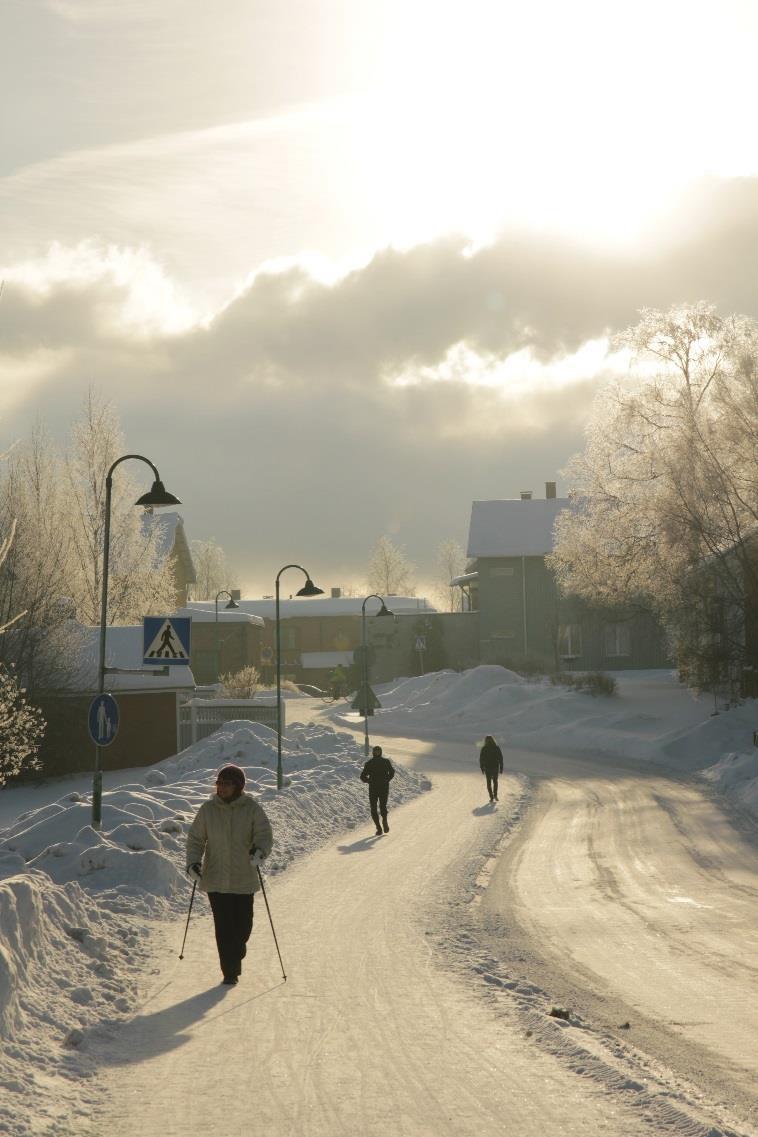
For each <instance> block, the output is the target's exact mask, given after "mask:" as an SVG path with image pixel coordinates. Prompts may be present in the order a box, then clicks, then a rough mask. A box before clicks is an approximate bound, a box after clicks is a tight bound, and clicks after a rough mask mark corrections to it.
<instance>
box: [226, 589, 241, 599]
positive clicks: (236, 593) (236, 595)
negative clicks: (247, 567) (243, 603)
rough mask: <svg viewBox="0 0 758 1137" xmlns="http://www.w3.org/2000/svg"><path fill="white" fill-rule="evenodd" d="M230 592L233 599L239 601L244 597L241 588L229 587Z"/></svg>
mask: <svg viewBox="0 0 758 1137" xmlns="http://www.w3.org/2000/svg"><path fill="white" fill-rule="evenodd" d="M229 592H230V594H231V597H232V600H237V601H240V600H241V599H242V591H241V589H239V588H230V589H229Z"/></svg>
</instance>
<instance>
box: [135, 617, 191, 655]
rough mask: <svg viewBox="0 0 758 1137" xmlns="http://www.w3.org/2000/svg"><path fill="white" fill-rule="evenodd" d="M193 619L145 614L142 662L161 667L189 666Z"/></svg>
mask: <svg viewBox="0 0 758 1137" xmlns="http://www.w3.org/2000/svg"><path fill="white" fill-rule="evenodd" d="M191 636H192V620H191V618H190V617H189V616H145V617H144V619H143V621H142V647H143V650H142V662H143V664H148V665H149V664H156V665H157V666H159V667H165V665H166V664H168V665H169V667H174V666H177V665H179V664H181V665H183V666H185V667H189V662H190V639H191Z"/></svg>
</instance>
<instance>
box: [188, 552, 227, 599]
mask: <svg viewBox="0 0 758 1137" xmlns="http://www.w3.org/2000/svg"><path fill="white" fill-rule="evenodd" d="M190 548H191V550H192V563H193V564H194V566H195V577H196V579H195V584H194V587H193V590H192V591H193V596H194V599H195V600H215V598H216V596H217V595H218V594H219V592H222V591H227V592H231V590H232V589H233V588H236V587H237V581H236V577H235V574H234V572H233V571H232V569H231V568H230V566H229V562H228V560H227V556H226V553H225V552H224V550H223V549H222V548H221V546H220V545H219V544H218V543H217V542H216V541H215V540H214V539H213V537H211V538H209V539H208V540H205V541H203V540H197V541H192V543H191V545H190Z"/></svg>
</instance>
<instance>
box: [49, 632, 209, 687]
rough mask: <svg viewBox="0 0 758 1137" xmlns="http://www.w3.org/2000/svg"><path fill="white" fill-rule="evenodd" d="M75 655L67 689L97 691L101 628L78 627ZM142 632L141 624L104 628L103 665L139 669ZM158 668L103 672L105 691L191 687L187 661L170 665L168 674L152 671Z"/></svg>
mask: <svg viewBox="0 0 758 1137" xmlns="http://www.w3.org/2000/svg"><path fill="white" fill-rule="evenodd" d="M76 642H77V645H78V657H77V660H76V661H75V664H74V667H73V668H72V669H71V680H70V683H69V689H70V690H72V691H73V690H76V691H92V692H95V691H96V690H97V681H98V674H97V668H98V662H99V653H100V629H99V628H97V627H81V626H80V632H79V636H78V638H77V641H76ZM142 648H143V635H142V625H141V624H129V625H119V626H116V627H110V628H107V629H106V634H105V665H106V667H128V668H131V669H137V668H139V669H140V670H141V669H142ZM154 670H155V671H160V670H161V668H155V669H152V668H145V671H146V672H148V674H132V675H118V674H106V676H105V689H106V690H107V691H161V690H163V691H165V690H170V691H175V690H185V689H186V688H188V687H189V688H191V689H192V690H194V687H195V677H194V675H193V674H192V669H191V668H190V667H189V666H188V665H187V664H182V665H181V666H179V667H169V671H168V675H160V674H153V671H154Z"/></svg>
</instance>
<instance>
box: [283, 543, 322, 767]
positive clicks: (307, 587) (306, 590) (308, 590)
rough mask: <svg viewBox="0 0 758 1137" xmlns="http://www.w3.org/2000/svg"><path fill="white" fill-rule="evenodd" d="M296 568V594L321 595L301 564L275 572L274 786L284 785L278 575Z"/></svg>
mask: <svg viewBox="0 0 758 1137" xmlns="http://www.w3.org/2000/svg"><path fill="white" fill-rule="evenodd" d="M291 568H296V569H299V570H300V572H301V573H303V575H304V576H305V584H304V585H303V587H302V588H301V589H300V590H299V591H298V592H296V593H295V595H296V596H323V594H324V590H323V588H317V587H316V585H315V584H314V583H313V581H312V580H311V578H310V575H309V574H308V572H306V570H305V569H304V568H303V566H302V565H285V566H284V568H280V569H279V572H278V573H277V574H276V588H275V592H276V788H277V790H280V789H281V788H282V786H283V785H284V774H283V771H282V645H281V631H280V628H279V577H280V576H281V575H282V573H283V572H286V571H287V569H291Z"/></svg>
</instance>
